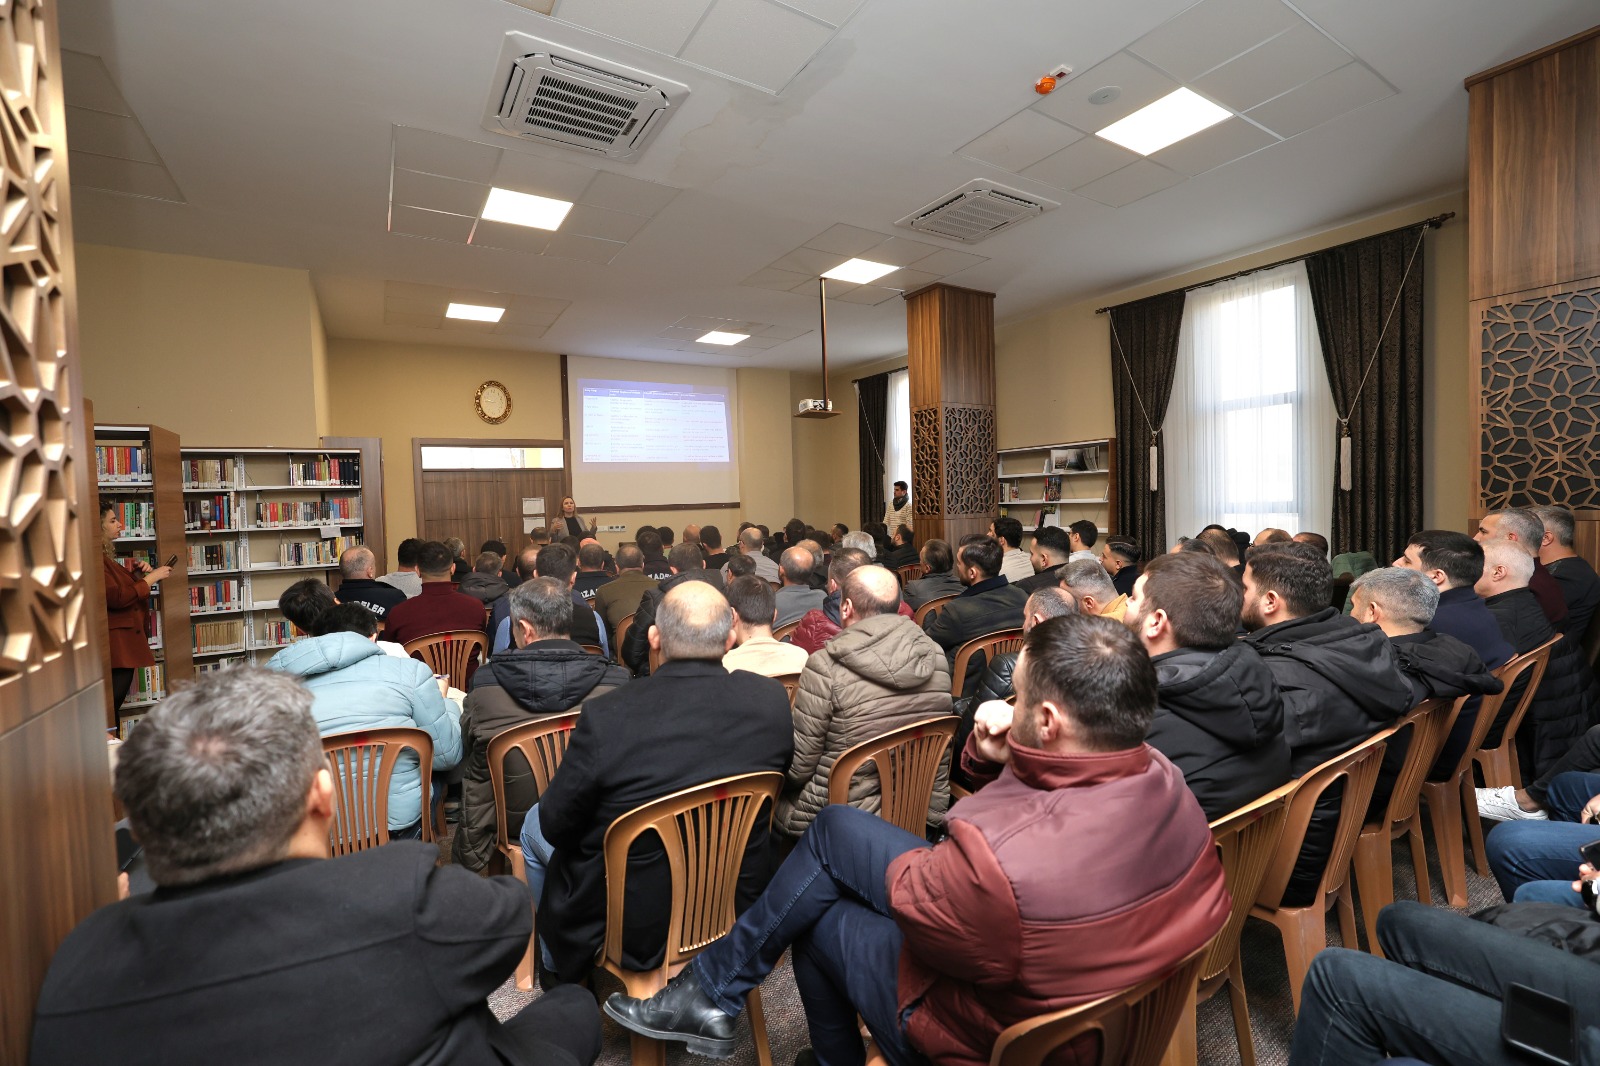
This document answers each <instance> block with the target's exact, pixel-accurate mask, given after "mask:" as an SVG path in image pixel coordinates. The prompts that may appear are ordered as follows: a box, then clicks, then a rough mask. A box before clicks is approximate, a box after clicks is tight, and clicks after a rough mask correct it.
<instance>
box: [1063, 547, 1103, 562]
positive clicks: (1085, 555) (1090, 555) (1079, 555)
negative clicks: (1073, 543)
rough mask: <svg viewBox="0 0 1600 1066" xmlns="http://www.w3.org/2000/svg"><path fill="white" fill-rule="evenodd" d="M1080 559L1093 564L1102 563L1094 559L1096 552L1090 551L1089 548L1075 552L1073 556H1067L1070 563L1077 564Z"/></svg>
mask: <svg viewBox="0 0 1600 1066" xmlns="http://www.w3.org/2000/svg"><path fill="white" fill-rule="evenodd" d="M1080 559H1087V560H1089V561H1090V562H1091V563H1097V562H1099V561H1100V560H1098V559H1096V558H1095V557H1094V552H1092V551H1090V550H1089V549H1088V548H1085V549H1083V550H1082V551H1076V552H1073V553H1072V554H1071V555H1069V556H1067V562H1069V563H1075V562H1077V561H1078V560H1080Z"/></svg>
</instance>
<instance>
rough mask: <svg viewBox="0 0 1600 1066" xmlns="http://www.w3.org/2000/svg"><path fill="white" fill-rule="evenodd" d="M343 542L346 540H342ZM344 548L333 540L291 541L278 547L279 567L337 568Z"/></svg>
mask: <svg viewBox="0 0 1600 1066" xmlns="http://www.w3.org/2000/svg"><path fill="white" fill-rule="evenodd" d="M340 539H341V540H343V539H346V538H340ZM343 550H344V549H343V548H336V547H334V542H333V541H331V540H290V541H284V542H283V543H281V544H279V545H278V565H279V566H318V565H321V566H337V565H338V564H339V553H340V552H341V551H343Z"/></svg>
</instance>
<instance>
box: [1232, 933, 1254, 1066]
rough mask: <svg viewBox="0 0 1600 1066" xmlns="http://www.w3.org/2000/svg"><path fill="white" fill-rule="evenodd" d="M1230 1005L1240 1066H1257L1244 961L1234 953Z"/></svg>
mask: <svg viewBox="0 0 1600 1066" xmlns="http://www.w3.org/2000/svg"><path fill="white" fill-rule="evenodd" d="M1228 1003H1229V1004H1230V1005H1231V1006H1232V1007H1233V1033H1234V1037H1235V1038H1236V1039H1237V1040H1238V1042H1239V1066H1256V1037H1255V1033H1254V1032H1252V1031H1251V1029H1250V1002H1249V1000H1247V999H1245V995H1244V961H1243V959H1242V958H1240V956H1239V953H1238V952H1234V955H1233V961H1232V962H1230V963H1228Z"/></svg>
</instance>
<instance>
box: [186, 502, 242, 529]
mask: <svg viewBox="0 0 1600 1066" xmlns="http://www.w3.org/2000/svg"><path fill="white" fill-rule="evenodd" d="M234 517H235V515H234V506H233V497H231V496H222V495H217V496H201V497H199V498H198V499H193V500H184V501H183V528H184V529H186V530H191V531H192V530H197V529H232V528H234V526H235V525H236V524H237V523H236V522H235V521H234Z"/></svg>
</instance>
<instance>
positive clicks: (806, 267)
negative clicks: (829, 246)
mask: <svg viewBox="0 0 1600 1066" xmlns="http://www.w3.org/2000/svg"><path fill="white" fill-rule="evenodd" d="M849 258H851V257H850V256H847V255H840V254H839V253H838V252H819V251H817V250H816V249H815V248H796V249H795V250H794V251H792V252H790V253H789V254H788V255H786V256H784V257H783V258H782V259H778V260H775V261H774V262H773V264H772V265H773V266H775V267H777V268H778V269H779V270H792V271H794V272H795V273H797V274H804V275H806V276H807V277H808V278H809V279H810V280H812V281H815V280H816V278H817V275H818V274H821V273H822V272H823V271H824V270H832V269H833V268H834V267H836V266H838V265H839V264H840V263H843V262H845V261H846V260H848V259H849Z"/></svg>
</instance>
